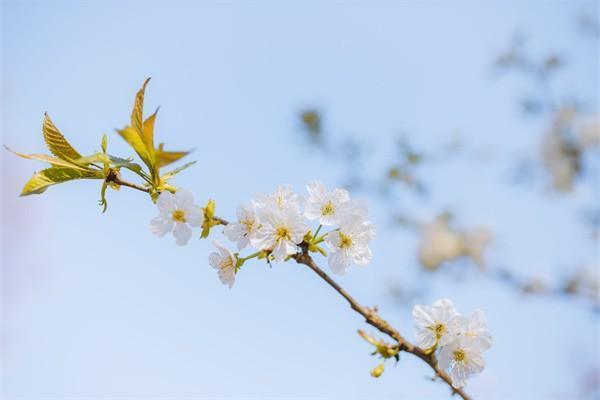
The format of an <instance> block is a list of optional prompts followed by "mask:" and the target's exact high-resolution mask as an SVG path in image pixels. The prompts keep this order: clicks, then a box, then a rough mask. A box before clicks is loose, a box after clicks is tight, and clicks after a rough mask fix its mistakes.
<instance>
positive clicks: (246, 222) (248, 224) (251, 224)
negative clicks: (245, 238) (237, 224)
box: [242, 219, 254, 232]
mask: <svg viewBox="0 0 600 400" xmlns="http://www.w3.org/2000/svg"><path fill="white" fill-rule="evenodd" d="M242 225H244V226H245V227H246V231H247V232H250V231H251V230H252V228H253V227H254V221H253V220H251V219H245V220H243V221H242Z"/></svg>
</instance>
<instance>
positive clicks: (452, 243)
mask: <svg viewBox="0 0 600 400" xmlns="http://www.w3.org/2000/svg"><path fill="white" fill-rule="evenodd" d="M421 232H422V235H421V243H420V245H419V250H418V254H419V262H420V263H421V265H422V266H423V268H425V269H426V270H429V271H434V270H437V269H438V268H439V267H440V266H441V265H442V264H443V263H445V262H448V261H453V260H456V259H459V258H461V257H468V258H469V259H471V260H472V261H473V262H474V263H475V264H477V265H478V266H479V267H480V268H483V267H484V265H485V262H484V252H485V251H486V249H487V247H488V245H489V244H490V243H491V241H492V235H491V234H490V233H489V231H487V230H486V229H483V228H475V229H472V230H468V231H462V230H458V229H455V228H453V227H451V226H450V225H449V218H448V216H446V215H442V216H439V217H437V218H436V219H435V220H434V221H433V222H431V223H428V224H424V225H423V226H422V229H421Z"/></svg>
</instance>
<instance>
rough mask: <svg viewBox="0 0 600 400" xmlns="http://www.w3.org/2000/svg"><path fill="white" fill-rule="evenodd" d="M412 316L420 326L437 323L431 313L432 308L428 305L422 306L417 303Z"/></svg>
mask: <svg viewBox="0 0 600 400" xmlns="http://www.w3.org/2000/svg"><path fill="white" fill-rule="evenodd" d="M412 316H413V318H414V319H415V322H416V324H417V326H418V327H422V328H425V327H428V326H432V325H435V321H434V320H433V317H432V314H431V308H429V307H427V306H422V305H419V304H417V305H416V306H414V307H413V309H412Z"/></svg>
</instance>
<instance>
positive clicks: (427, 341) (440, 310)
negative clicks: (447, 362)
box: [412, 299, 457, 349]
mask: <svg viewBox="0 0 600 400" xmlns="http://www.w3.org/2000/svg"><path fill="white" fill-rule="evenodd" d="M412 315H413V317H414V319H415V325H416V328H417V345H418V346H419V347H420V348H422V349H430V348H432V347H433V346H435V345H439V346H443V345H445V344H447V343H448V342H449V341H451V340H452V339H453V337H452V336H451V335H449V334H448V324H449V323H450V321H451V320H452V318H453V317H455V316H456V315H457V312H456V310H455V309H454V305H453V304H452V301H450V300H449V299H440V300H437V301H436V302H435V303H433V307H428V306H422V305H416V306H414V308H413V310H412Z"/></svg>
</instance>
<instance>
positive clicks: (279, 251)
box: [271, 240, 287, 261]
mask: <svg viewBox="0 0 600 400" xmlns="http://www.w3.org/2000/svg"><path fill="white" fill-rule="evenodd" d="M271 254H272V255H273V257H274V258H275V261H283V260H284V259H285V257H286V256H287V245H286V241H284V240H279V241H278V242H277V244H276V245H275V247H274V248H273V251H272V252H271Z"/></svg>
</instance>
